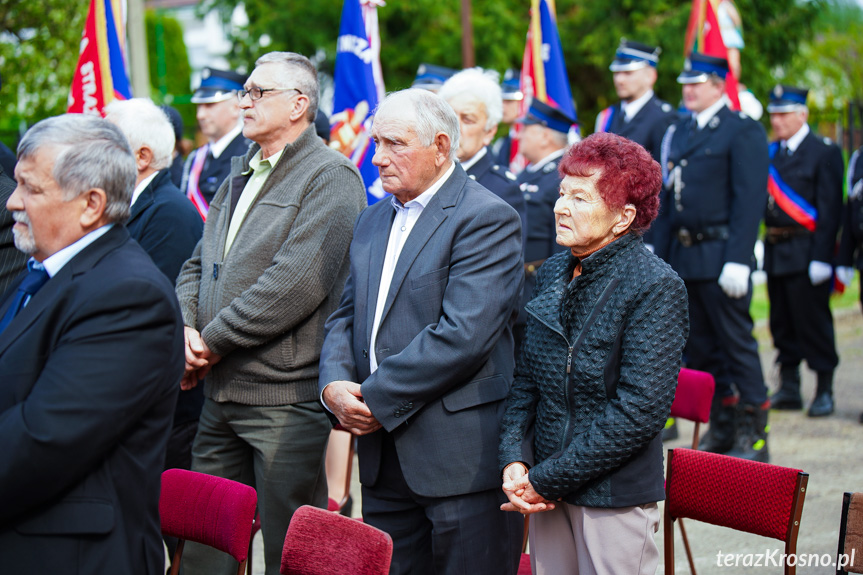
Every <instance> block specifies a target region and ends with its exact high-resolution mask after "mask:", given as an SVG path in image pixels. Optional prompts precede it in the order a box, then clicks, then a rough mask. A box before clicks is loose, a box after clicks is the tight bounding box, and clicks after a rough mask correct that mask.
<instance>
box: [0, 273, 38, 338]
mask: <svg viewBox="0 0 863 575" xmlns="http://www.w3.org/2000/svg"><path fill="white" fill-rule="evenodd" d="M48 279H49V276H48V272H47V271H45V268H41V269H35V268H33V269H31V270H30V272H29V273H28V274H27V275H26V276H24V280H23V281H22V282H21V284H20V285H19V286H18V291H17V292H15V297H13V298H12V305H10V306H9V309H8V310H6V315H4V316H3V319H2V320H0V333H3V331H4V330H5V329H6V327H7V326H8V325H9V324H10V323H12V320H13V319H14V318H15V316H16V315H18V312H19V311H21V310H22V309H24V306H26V305H27V302H28V301H29V300H30V298H31V297H33V295H34V294H35V293H36V292H37V291H39V289H40V288H41V287H42V286H43V285H45V282H47V281H48Z"/></svg>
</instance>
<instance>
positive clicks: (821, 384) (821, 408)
mask: <svg viewBox="0 0 863 575" xmlns="http://www.w3.org/2000/svg"><path fill="white" fill-rule="evenodd" d="M831 413H833V372H832V371H819V372H818V387H817V388H816V391H815V399H813V400H812V405H810V406H809V411H807V412H806V415H808V416H809V417H825V416H827V415H830V414H831Z"/></svg>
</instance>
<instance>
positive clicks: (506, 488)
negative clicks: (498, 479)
mask: <svg viewBox="0 0 863 575" xmlns="http://www.w3.org/2000/svg"><path fill="white" fill-rule="evenodd" d="M502 489H503V492H504V493H505V494H506V497H507V499H509V503H504V504H503V505H501V506H500V509H501V511H518V512H519V513H521V514H522V515H529V514H531V513H539V512H541V511H551V510H552V509H554V506H555V504H554V502H553V501H549V500H547V499H546V498H545V497H543V496H542V495H540V494H539V493H537V492H536V490H535V489H534V488H533V485H531V483H530V478H529V472H528V470H527V468H526V467H525V466H524V464H522V463H519V462H515V463H510V464H509V465H507V466H506V468H505V469H504V470H503V486H502Z"/></svg>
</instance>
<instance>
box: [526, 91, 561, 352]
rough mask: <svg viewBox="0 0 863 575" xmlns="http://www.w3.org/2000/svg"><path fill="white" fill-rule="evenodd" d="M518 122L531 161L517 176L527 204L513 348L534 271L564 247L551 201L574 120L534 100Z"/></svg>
mask: <svg viewBox="0 0 863 575" xmlns="http://www.w3.org/2000/svg"><path fill="white" fill-rule="evenodd" d="M518 122H519V123H520V124H522V127H521V130H520V131H519V135H518V142H519V143H518V146H519V147H518V149H519V152H520V153H521V154H522V155H523V156H524V158H525V159H526V160H527V161H528V162H530V163H529V164H528V165H527V167H526V168H525V169H524V171H522V172H521V173H520V174H519V175H518V179H517V182H518V185H519V188H520V189H521V192H522V194H523V195H524V201H525V204H526V206H527V209H526V213H527V226H526V229H525V233H524V237H525V242H524V272H525V279H524V293H523V295H522V302H521V303H522V305H521V311H520V313H519V317H518V320H517V321H516V325H515V330H514V332H515V339H516V351H518V349H519V347H520V343H521V339H522V336H523V334H524V327H525V323H526V322H527V315H526V313H525V311H524V306H525V304H526V303H527V302H529V301H530V298H531V297H532V295H533V288H534V286H535V285H536V273H537V270H539V267H540V266H541V265H542V264H543V262H545V260H546V259H547V258H549V257H550V256H552V255H554V254H556V253H558V252H560V251H564V250H565V249H566V248H565V247H562V246H559V245H558V244H557V229H556V227H555V221H554V204H555V203H556V202H557V198H558V196H559V193H560V181H561V179H562V178H561V176H560V174H559V173H558V171H557V166H558V164H559V163H560V158H561V157H563V154H564V152H566V148H567V146H568V140H567V133H568V132H569V129H570V127H571V126H572V125H573V124H575V123H576V119H575V118H570V117H568V116H567V115H566V114H564V113H563V112H561V111H560V110H558V109H557V108H553V107H552V106H550V105H548V104H545V103H543V102H540V101H539V100H533V102H531V104H530V108H528V110H527V113H526V114H525V115H524V116H523V117H522V118H519V119H518Z"/></svg>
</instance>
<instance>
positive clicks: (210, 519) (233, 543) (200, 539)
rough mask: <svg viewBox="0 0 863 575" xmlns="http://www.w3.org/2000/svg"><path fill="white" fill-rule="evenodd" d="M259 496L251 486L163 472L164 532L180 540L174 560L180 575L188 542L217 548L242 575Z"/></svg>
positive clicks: (173, 569)
mask: <svg viewBox="0 0 863 575" xmlns="http://www.w3.org/2000/svg"><path fill="white" fill-rule="evenodd" d="M257 503H258V494H257V493H256V492H255V490H254V489H253V488H251V487H249V486H248V485H243V484H242V483H237V482H236V481H231V480H230V479H223V478H221V477H214V476H212V475H206V474H204V473H196V472H194V471H186V470H185V469H168V470H167V471H165V472H164V473H162V494H161V497H160V498H159V515H160V516H161V520H162V533H163V534H164V535H168V536H171V537H176V538H177V539H179V540H180V541H179V543H178V545H177V551H176V553H174V558H173V560H172V561H171V575H177V572H178V571H179V569H180V559H181V558H182V555H183V546H184V545H185V543H186V540H189V541H195V542H197V543H203V544H204V545H209V546H210V547H215V548H216V549H218V550H220V551H224V552H225V553H228V554H229V555H231V556H232V557H233V558H234V559H236V560H237V561H238V562H239V567H238V568H237V575H243V571H244V570H245V568H246V559H247V558H248V553H249V537H250V533H251V530H252V520H253V519H254V516H255V506H256V505H257Z"/></svg>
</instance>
